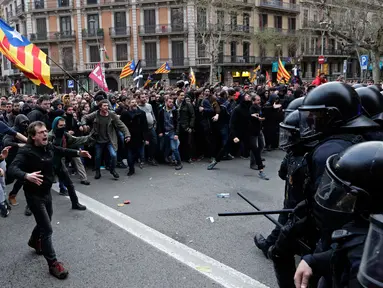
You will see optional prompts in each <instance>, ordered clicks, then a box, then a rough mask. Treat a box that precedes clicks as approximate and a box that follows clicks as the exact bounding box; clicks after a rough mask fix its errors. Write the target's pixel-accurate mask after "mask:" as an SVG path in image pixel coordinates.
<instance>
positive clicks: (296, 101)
mask: <svg viewBox="0 0 383 288" xmlns="http://www.w3.org/2000/svg"><path fill="white" fill-rule="evenodd" d="M304 98H305V97H299V98H296V99H294V100H293V101H291V102H290V103H289V105H288V106H287V108H286V109H285V118H286V116H287V115H289V114H290V113H291V112H293V111H295V110H297V109H298V107H299V106H301V105H302V103H303V99H304Z"/></svg>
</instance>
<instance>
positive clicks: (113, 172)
mask: <svg viewBox="0 0 383 288" xmlns="http://www.w3.org/2000/svg"><path fill="white" fill-rule="evenodd" d="M110 174H112V175H113V177H114V178H115V179H118V178H120V175H118V173H117V172H116V170H110Z"/></svg>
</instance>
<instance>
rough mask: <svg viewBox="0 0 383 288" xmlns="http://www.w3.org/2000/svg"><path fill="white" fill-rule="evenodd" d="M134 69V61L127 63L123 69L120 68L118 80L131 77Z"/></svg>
mask: <svg viewBox="0 0 383 288" xmlns="http://www.w3.org/2000/svg"><path fill="white" fill-rule="evenodd" d="M135 68H136V64H135V63H134V60H132V61H129V62H128V64H126V65H125V66H124V68H122V70H121V75H120V79H122V78H125V77H128V76H129V75H132V74H133V72H134V69H135Z"/></svg>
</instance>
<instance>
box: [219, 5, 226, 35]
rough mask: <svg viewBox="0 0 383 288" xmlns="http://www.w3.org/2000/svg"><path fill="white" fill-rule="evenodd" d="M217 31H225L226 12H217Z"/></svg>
mask: <svg viewBox="0 0 383 288" xmlns="http://www.w3.org/2000/svg"><path fill="white" fill-rule="evenodd" d="M217 29H218V31H224V30H225V11H222V10H218V11H217Z"/></svg>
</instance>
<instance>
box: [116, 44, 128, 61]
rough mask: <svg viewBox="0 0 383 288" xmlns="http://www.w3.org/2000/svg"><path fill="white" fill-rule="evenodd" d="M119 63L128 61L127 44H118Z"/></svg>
mask: <svg viewBox="0 0 383 288" xmlns="http://www.w3.org/2000/svg"><path fill="white" fill-rule="evenodd" d="M116 56H117V57H116V58H117V61H124V60H128V46H127V45H126V44H116Z"/></svg>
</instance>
